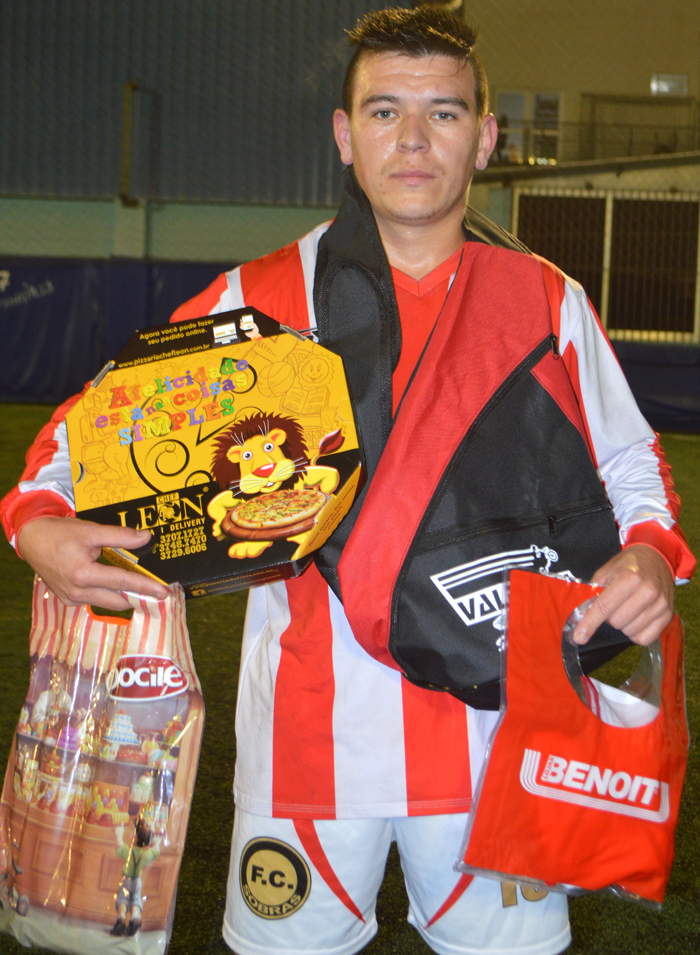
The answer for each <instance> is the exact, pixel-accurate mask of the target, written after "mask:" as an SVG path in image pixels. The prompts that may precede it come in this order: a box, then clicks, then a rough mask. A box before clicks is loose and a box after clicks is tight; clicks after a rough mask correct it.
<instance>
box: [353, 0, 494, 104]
mask: <svg viewBox="0 0 700 955" xmlns="http://www.w3.org/2000/svg"><path fill="white" fill-rule="evenodd" d="M347 33H348V42H349V43H350V45H351V46H354V47H355V52H354V53H353V55H352V57H351V58H350V62H349V63H348V67H347V70H346V72H345V82H344V83H343V109H344V110H345V112H346V113H348V114H349V113H350V110H351V109H352V95H353V87H354V85H355V74H356V73H357V67H358V64H359V62H360V60H361V59H362V57H363V56H366V55H368V54H370V55H371V54H373V53H403V54H405V55H406V56H431V55H434V54H442V55H443V56H453V57H454V58H455V59H457V60H460V61H461V62H462V63H469V64H470V65H471V67H472V70H473V71H474V87H475V92H476V112H477V116H478V118H479V119H481V118H482V117H483V116H484V115H485V114H486V112H487V110H488V106H489V90H488V83H487V81H486V73H485V72H484V67H483V65H482V63H481V60H480V59H479V57H478V56H477V55H476V53H475V52H474V44H475V43H476V36H477V31H476V30H475V29H473V28H472V27H470V26H469V24H468V23H465V21H464V20H463V19H462V18H461V17H460V16H458V15H457V14H455V13H451V12H450V11H448V10H445V9H443V8H441V7H438V6H430V5H425V6H420V7H416V8H415V9H413V10H406V9H404V8H401V7H392V8H390V9H388V10H376V11H375V12H374V13H367V14H366V15H365V16H364V17H363V18H362V19H361V20H358V22H357V25H356V26H355V29H354V30H348V31H347Z"/></svg>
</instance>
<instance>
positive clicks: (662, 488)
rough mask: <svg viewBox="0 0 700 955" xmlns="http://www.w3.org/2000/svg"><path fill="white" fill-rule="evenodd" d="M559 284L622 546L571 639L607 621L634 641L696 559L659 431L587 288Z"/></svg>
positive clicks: (655, 628) (562, 328) (569, 344)
mask: <svg viewBox="0 0 700 955" xmlns="http://www.w3.org/2000/svg"><path fill="white" fill-rule="evenodd" d="M560 292H561V293H562V294H563V297H562V299H561V307H560V311H559V319H560V325H559V346H560V353H561V356H562V359H563V360H564V362H565V364H566V367H567V370H568V372H569V377H570V378H571V381H572V384H573V386H574V390H575V392H576V395H577V398H578V401H579V406H580V408H581V411H582V413H583V417H584V423H585V426H586V430H587V435H588V439H589V446H590V448H591V453H592V455H593V458H594V461H595V463H596V466H597V468H598V473H599V475H600V478H601V480H602V481H603V483H604V485H605V488H606V491H607V493H608V497H609V498H610V501H611V503H612V505H613V510H614V513H615V519H616V520H617V523H618V526H619V530H620V540H621V543H622V546H623V549H622V551H621V553H619V554H617V555H616V556H615V557H613V558H612V559H611V560H609V561H608V562H607V563H606V564H604V565H603V566H602V567H600V568H599V569H598V570H597V571H596V573H595V574H594V576H593V582H594V583H598V584H603V585H604V586H605V591H604V592H603V593H602V594H601V595H600V596H599V597H598V599H597V600H596V601H595V603H594V604H593V606H592V607H591V609H590V610H589V611H588V613H587V614H586V615H585V616H584V617H583V619H582V620H581V622H580V623H579V625H578V627H577V628H576V631H575V639H576V641H577V642H578V643H581V644H582V643H586V642H587V641H588V640H589V639H590V637H591V636H592V635H593V633H594V632H595V630H596V629H597V628H598V626H599V625H600V624H601V623H602V622H603V621H607V622H608V623H610V624H611V625H612V626H614V627H617V628H618V629H620V630H622V631H623V632H624V633H625V634H626V635H627V636H628V637H629V638H630V639H631V640H633V641H634V642H635V643H639V644H649V643H651V642H653V640H655V639H656V638H657V637H658V636H659V634H660V633H661V631H662V630H663V629H664V627H665V626H666V625H667V624H668V622H669V621H670V619H671V616H672V613H673V580H674V577H675V579H676V582H677V583H684V582H685V581H686V580H687V579H688V578H689V577H690V576H691V574H692V572H693V570H694V567H695V559H694V558H693V555H692V554H691V552H690V550H689V549H688V545H687V544H686V542H685V538H684V537H683V534H682V532H681V530H680V528H679V527H678V523H677V520H678V511H679V507H680V499H679V498H678V496H677V495H676V494H675V492H674V490H673V482H672V480H671V474H670V468H669V466H668V464H667V462H666V459H665V457H664V455H663V451H662V450H661V448H660V446H659V444H658V439H657V436H656V435H655V434H654V432H653V431H652V429H651V428H650V427H649V425H648V424H647V422H646V421H645V420H644V418H643V417H642V415H641V413H640V411H639V409H638V407H637V404H636V402H635V400H634V398H633V396H632V393H631V391H630V389H629V386H628V385H627V382H626V380H625V378H624V375H623V373H622V370H621V369H620V366H619V363H618V361H617V358H616V356H615V354H614V352H613V350H612V347H611V345H610V343H609V341H608V339H607V336H606V335H605V333H604V331H603V329H602V327H601V325H600V322H599V320H598V318H597V316H596V315H595V313H594V311H593V309H592V308H591V306H590V303H589V302H588V300H587V299H586V297H585V294H584V293H583V291H582V290H581V289H580V287H577V286H576V284H575V283H572V284H569V283H568V282H566V283H564V285H563V286H561V285H560ZM555 324H556V323H555Z"/></svg>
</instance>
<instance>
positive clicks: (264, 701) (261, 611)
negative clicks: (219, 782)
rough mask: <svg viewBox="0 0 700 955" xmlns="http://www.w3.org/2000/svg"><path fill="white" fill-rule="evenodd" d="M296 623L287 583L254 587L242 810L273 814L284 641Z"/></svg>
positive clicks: (246, 648)
mask: <svg viewBox="0 0 700 955" xmlns="http://www.w3.org/2000/svg"><path fill="white" fill-rule="evenodd" d="M291 620H292V616H291V613H290V611H289V603H288V600H287V588H286V586H285V584H284V582H282V581H280V582H278V583H276V584H267V585H266V586H264V587H251V588H250V590H249V592H248V607H247V610H246V615H245V627H244V629H243V646H242V648H241V670H240V675H239V677H238V700H237V702H236V720H235V727H236V737H237V739H238V740H239V741H240V745H239V747H238V749H237V755H236V775H235V777H234V781H233V793H234V797H235V801H236V805H237V806H241V807H242V808H243V809H246V810H247V811H248V812H253V813H256V814H257V815H258V816H270V815H272V744H273V727H274V716H275V683H276V680H277V670H278V668H279V664H280V657H281V655H282V649H281V646H280V639H281V637H282V634H283V633H284V632H285V630H286V629H287V628H288V627H289V625H290V623H291Z"/></svg>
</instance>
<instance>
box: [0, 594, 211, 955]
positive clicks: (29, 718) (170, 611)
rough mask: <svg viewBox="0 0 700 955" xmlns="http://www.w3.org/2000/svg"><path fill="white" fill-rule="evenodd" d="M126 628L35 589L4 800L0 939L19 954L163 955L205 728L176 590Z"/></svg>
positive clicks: (140, 601)
mask: <svg viewBox="0 0 700 955" xmlns="http://www.w3.org/2000/svg"><path fill="white" fill-rule="evenodd" d="M168 590H169V596H168V597H167V599H165V600H163V601H157V600H153V599H150V598H145V597H141V596H139V595H137V594H129V593H127V594H125V595H124V596H125V597H126V598H127V599H128V601H129V603H130V604H131V605H132V607H133V608H134V610H133V616H132V619H131V620H130V621H129V620H125V619H122V618H121V617H97V616H95V615H94V614H93V612H92V611H91V609H90V608H89V607H88V606H80V607H68V606H66V605H64V604H63V603H62V602H61V601H60V600H59V599H58V598H57V597H56V596H55V595H54V594H53V593H52V592H51V591H50V590H48V588H47V587H46V586H45V584H44V583H43V582H42V581H41V580H40V579H39V578H36V580H35V584H34V597H33V614H32V629H31V634H30V638H29V643H30V659H31V678H30V685H29V693H28V695H27V698H26V701H25V704H24V706H23V707H22V710H21V713H20V718H19V722H18V724H17V730H16V733H15V737H14V740H13V744H12V749H11V752H10V759H9V764H8V767H7V772H6V775H5V783H4V787H3V791H2V799H1V801H0V929H2V931H5V932H8V933H10V934H12V935H14V936H15V938H17V939H18V940H19V941H20V942H21V943H22V944H23V945H33V946H38V947H43V948H46V949H49V950H51V951H57V952H71V953H80V955H83V953H84V955H100V953H109V955H117V953H121V952H128V953H130V955H155V953H158V955H162V953H164V952H165V951H166V949H167V946H168V941H169V938H170V933H171V929H172V919H173V912H174V902H175V892H176V888H177V877H178V872H179V868H180V861H181V859H182V853H183V849H184V844H185V835H186V831H187V821H188V817H189V809H190V803H191V798H192V790H193V788H194V782H195V777H196V773H197V761H198V759H199V749H200V743H201V735H202V729H203V723H204V706H203V702H202V695H201V688H200V685H199V680H198V679H197V674H196V672H195V668H194V662H193V659H192V653H191V650H190V644H189V636H188V633H187V625H186V621H185V601H184V593H183V591H182V588H181V587H180V586H179V584H173V585H171V586H170V587H169V588H168Z"/></svg>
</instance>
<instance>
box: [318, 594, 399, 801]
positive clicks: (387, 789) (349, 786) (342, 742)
mask: <svg viewBox="0 0 700 955" xmlns="http://www.w3.org/2000/svg"><path fill="white" fill-rule="evenodd" d="M328 597H329V603H330V614H331V625H332V628H333V675H334V682H335V699H334V701H333V740H334V754H335V804H336V814H337V818H338V819H344V818H353V817H354V816H357V815H358V810H359V809H360V808H361V807H364V808H363V810H362V813H361V814H362V815H366V816H380V817H382V816H386V817H390V816H405V815H406V800H407V796H406V759H405V745H404V728H403V696H402V691H401V674H400V673H399V672H398V670H392V669H391V668H390V667H388V666H385V665H384V664H383V663H379V662H378V661H377V660H374V659H373V658H372V657H371V656H370V655H369V654H368V653H367V652H366V651H365V650H363V649H362V647H361V646H360V644H359V643H358V642H357V640H355V638H354V636H353V634H352V630H351V629H350V624H349V623H348V620H347V617H346V616H345V612H344V610H343V607H342V604H341V603H340V601H339V600H338V598H337V597H336V596H335V594H334V593H333V591H332V590H330V588H329V591H328ZM370 713H371V714H372V716H371V719H368V718H367V716H368V714H370Z"/></svg>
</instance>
